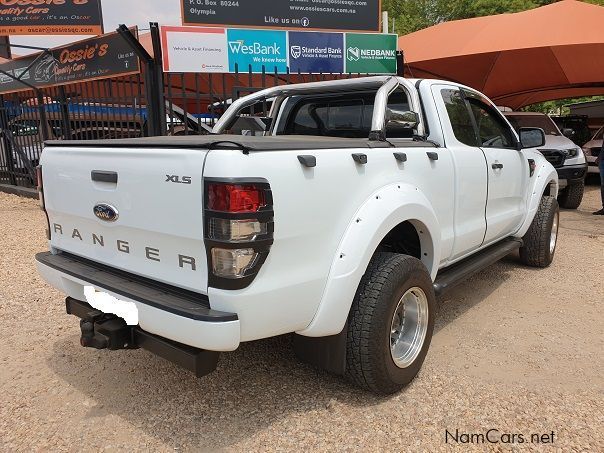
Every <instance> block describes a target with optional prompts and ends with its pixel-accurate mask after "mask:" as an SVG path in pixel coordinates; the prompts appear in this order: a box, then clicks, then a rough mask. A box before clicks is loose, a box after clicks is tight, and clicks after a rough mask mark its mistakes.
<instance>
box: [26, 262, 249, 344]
mask: <svg viewBox="0 0 604 453" xmlns="http://www.w3.org/2000/svg"><path fill="white" fill-rule="evenodd" d="M36 264H37V267H38V272H39V273H40V275H41V276H42V278H43V279H44V280H46V281H47V282H48V283H49V284H50V285H52V286H54V287H55V288H57V289H58V290H60V291H63V292H64V293H65V294H66V295H67V296H68V297H70V298H72V299H76V300H78V301H82V300H86V297H85V295H84V287H85V286H92V287H94V288H95V289H98V290H100V291H104V292H106V293H109V294H111V295H112V296H113V297H116V298H118V299H121V300H125V301H129V302H133V303H134V304H135V305H136V308H137V309H138V315H139V327H140V328H141V329H142V330H144V331H146V332H149V333H151V334H154V335H158V336H160V337H163V338H167V339H169V340H172V341H176V342H178V343H182V344H185V345H189V346H193V347H195V348H200V349H204V350H208V351H233V350H235V349H237V348H238V347H239V343H240V325H239V319H238V317H237V314H235V313H227V312H221V311H216V310H212V309H211V308H210V306H209V302H208V300H207V297H206V296H204V295H202V294H196V293H191V292H189V291H184V290H180V289H178V288H173V287H169V286H167V285H162V284H158V283H157V282H152V281H149V280H147V279H143V278H140V277H138V276H135V275H133V274H127V273H123V272H120V271H117V270H115V269H112V268H109V267H107V266H103V265H100V264H98V263H94V262H91V261H89V260H86V259H82V258H78V257H75V256H73V255H68V254H62V253H61V254H58V255H53V254H51V253H48V252H47V253H39V254H37V255H36Z"/></svg>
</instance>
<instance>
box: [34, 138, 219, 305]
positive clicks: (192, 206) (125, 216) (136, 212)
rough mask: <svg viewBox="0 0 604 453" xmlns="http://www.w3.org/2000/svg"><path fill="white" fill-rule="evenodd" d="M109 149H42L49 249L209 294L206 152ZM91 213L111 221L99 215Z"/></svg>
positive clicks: (64, 147) (55, 147)
mask: <svg viewBox="0 0 604 453" xmlns="http://www.w3.org/2000/svg"><path fill="white" fill-rule="evenodd" d="M109 145H110V143H109V142H108V147H107V148H78V147H69V146H51V147H47V148H45V149H44V152H43V153H42V159H41V165H42V171H43V180H44V194H45V201H46V210H47V213H48V218H49V223H50V230H51V239H50V245H51V246H52V247H53V248H54V249H58V250H63V251H67V252H69V253H72V254H74V255H78V256H81V257H85V258H88V259H90V260H93V261H96V262H99V263H103V264H106V265H109V266H112V267H115V268H117V269H122V270H125V271H128V272H131V273H134V274H137V275H141V276H144V277H149V278H152V279H155V280H158V281H161V282H164V283H170V284H172V285H176V286H179V287H182V288H186V289H189V290H192V291H196V292H200V293H204V294H206V293H207V282H208V273H207V262H206V252H205V246H204V241H203V193H202V192H203V184H202V171H203V165H204V160H205V157H206V154H207V152H206V151H205V150H199V149H197V150H189V149H182V148H181V149H154V148H142V149H136V148H115V149H112V148H111V147H110V146H109ZM93 175H94V176H93ZM116 177H117V182H114V181H115V179H116ZM99 207H100V208H99ZM95 208H96V211H97V213H98V211H99V210H100V211H103V210H107V209H109V213H110V214H111V215H109V216H103V215H102V213H101V215H99V216H97V214H96V213H95ZM113 212H114V213H115V216H114V215H113V214H112V213H113ZM104 217H105V218H104ZM106 217H110V218H109V219H108V218H106ZM112 217H116V218H115V219H113V218H112Z"/></svg>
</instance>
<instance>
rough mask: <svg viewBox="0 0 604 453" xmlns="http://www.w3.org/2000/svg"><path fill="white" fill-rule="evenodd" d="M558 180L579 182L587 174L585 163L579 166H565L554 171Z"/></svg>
mask: <svg viewBox="0 0 604 453" xmlns="http://www.w3.org/2000/svg"><path fill="white" fill-rule="evenodd" d="M556 170H557V171H558V179H565V180H566V181H568V182H574V181H580V180H582V179H584V178H585V175H586V174H587V163H585V164H579V165H567V166H565V167H560V168H557V169H556Z"/></svg>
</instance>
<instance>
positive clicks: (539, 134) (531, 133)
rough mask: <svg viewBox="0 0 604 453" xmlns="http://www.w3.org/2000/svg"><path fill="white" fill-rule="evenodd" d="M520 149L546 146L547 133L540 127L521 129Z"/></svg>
mask: <svg viewBox="0 0 604 453" xmlns="http://www.w3.org/2000/svg"><path fill="white" fill-rule="evenodd" d="M519 133H520V148H521V149H526V148H539V147H541V146H544V145H545V132H543V129H541V128H539V127H521V128H520V131H519Z"/></svg>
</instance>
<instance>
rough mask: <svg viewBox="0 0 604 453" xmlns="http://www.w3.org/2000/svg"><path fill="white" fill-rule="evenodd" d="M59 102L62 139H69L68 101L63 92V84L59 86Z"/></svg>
mask: <svg viewBox="0 0 604 453" xmlns="http://www.w3.org/2000/svg"><path fill="white" fill-rule="evenodd" d="M59 104H60V105H61V117H62V118H63V139H65V140H70V139H71V121H70V120H69V102H68V100H67V95H66V94H65V86H63V85H61V86H59Z"/></svg>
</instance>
